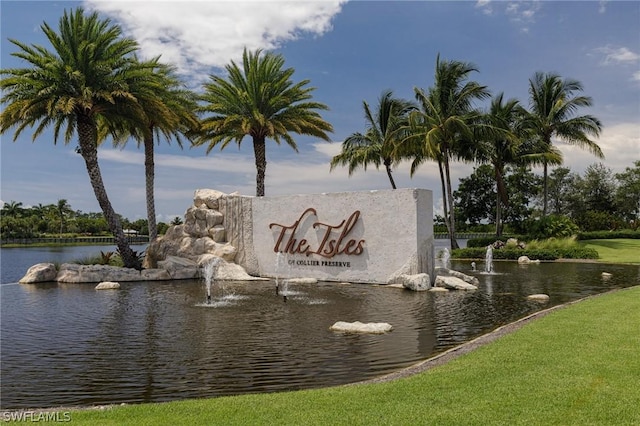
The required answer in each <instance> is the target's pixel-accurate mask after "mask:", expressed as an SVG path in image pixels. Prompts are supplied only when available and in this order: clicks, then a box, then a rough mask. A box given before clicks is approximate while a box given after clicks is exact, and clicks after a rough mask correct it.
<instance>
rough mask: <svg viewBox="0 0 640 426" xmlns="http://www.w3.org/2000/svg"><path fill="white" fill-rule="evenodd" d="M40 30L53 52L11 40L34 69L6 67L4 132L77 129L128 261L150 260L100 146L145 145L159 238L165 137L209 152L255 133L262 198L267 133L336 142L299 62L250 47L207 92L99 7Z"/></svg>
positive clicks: (152, 221)
mask: <svg viewBox="0 0 640 426" xmlns="http://www.w3.org/2000/svg"><path fill="white" fill-rule="evenodd" d="M41 29H42V31H43V32H44V34H45V35H46V37H47V39H48V41H49V42H50V44H51V46H52V48H53V49H52V50H49V49H47V48H45V47H42V46H38V45H27V44H24V43H21V42H20V41H17V40H13V39H10V41H11V42H12V43H13V44H14V45H15V46H17V47H18V48H19V50H18V51H17V52H15V53H13V56H15V57H17V58H20V59H22V60H24V61H25V62H27V63H28V64H29V67H26V68H12V69H3V70H1V71H0V74H1V75H2V76H3V78H2V80H1V81H0V89H1V90H2V100H1V102H2V104H3V106H4V109H3V111H2V112H1V113H0V133H4V132H6V131H8V130H9V129H10V128H14V129H15V131H14V141H15V140H16V139H17V138H18V136H19V135H20V134H21V133H22V131H24V130H25V129H26V128H33V129H34V131H33V139H34V140H35V139H36V138H37V137H38V136H40V135H41V134H42V133H43V132H44V130H45V129H47V128H49V127H52V128H53V134H54V143H56V142H57V141H58V139H60V138H63V139H64V142H65V144H66V143H69V142H70V141H71V140H72V139H73V137H74V136H75V135H77V138H78V139H77V140H78V148H77V152H78V153H80V154H81V155H82V158H83V159H84V162H85V166H86V169H87V172H88V174H89V178H90V181H91V185H92V187H93V190H94V193H95V196H96V199H97V200H98V203H99V205H100V208H101V210H102V212H103V214H104V216H105V219H106V220H107V222H108V224H109V228H110V230H111V232H112V233H113V235H114V239H115V243H116V245H117V247H118V251H119V252H120V254H121V256H122V259H123V263H124V265H125V266H126V267H132V268H140V267H141V265H140V260H139V259H138V257H137V255H136V253H135V252H134V251H133V250H131V248H130V247H129V244H128V242H127V239H126V237H125V234H124V232H123V229H122V225H121V223H120V220H119V217H118V215H117V214H116V212H115V211H114V209H113V207H112V205H111V202H110V201H109V198H108V196H107V192H106V188H105V186H104V183H103V180H102V175H101V172H100V167H99V164H98V154H97V153H98V151H97V150H98V146H99V145H100V144H101V143H102V142H104V141H105V140H106V139H107V138H109V137H110V138H112V140H113V142H114V144H116V145H122V144H125V143H126V142H127V141H128V140H129V139H134V140H136V141H137V142H138V143H139V144H142V145H144V151H145V172H146V173H145V175H146V195H147V216H148V224H149V234H150V239H151V240H152V239H154V238H155V237H156V235H157V227H156V218H155V208H154V196H153V192H154V190H153V182H154V159H153V149H154V144H155V142H156V139H157V138H158V137H160V136H162V137H164V138H165V139H166V140H167V141H170V140H172V139H175V140H176V141H177V143H178V144H179V145H180V146H182V139H183V138H186V139H188V140H190V141H191V142H192V144H193V145H196V146H197V145H204V144H208V150H207V152H209V151H210V150H211V149H212V148H213V147H214V146H216V145H218V144H221V148H224V147H225V146H227V144H229V142H231V141H235V142H236V143H238V144H240V143H241V142H242V140H243V138H244V136H246V135H250V136H251V138H252V140H253V145H254V152H255V157H256V168H257V171H258V173H257V182H256V195H258V196H262V195H264V176H265V168H266V156H265V140H266V139H267V138H271V139H274V140H275V141H276V142H277V143H280V141H281V140H284V141H285V142H286V143H287V144H288V145H290V146H291V147H293V148H294V149H296V144H295V142H294V140H293V139H292V138H291V136H290V135H289V133H290V132H294V133H299V134H308V135H313V136H316V137H320V138H322V139H324V140H329V137H328V136H327V132H330V131H332V130H333V129H332V127H331V125H330V124H329V123H327V122H325V121H324V120H323V119H322V117H321V116H320V114H319V113H318V112H317V110H325V109H327V107H326V106H325V105H323V104H320V103H317V102H313V101H311V92H312V91H313V90H314V89H313V88H311V87H308V86H307V84H308V80H303V81H301V82H298V83H294V82H293V81H292V80H291V76H292V74H293V69H283V64H284V60H283V59H282V57H281V56H279V55H275V54H272V53H264V54H263V52H261V51H260V50H258V51H256V52H253V53H252V52H247V51H246V50H245V52H244V55H243V63H242V65H243V67H242V68H240V67H239V66H238V65H237V64H235V63H233V62H232V63H231V65H229V66H227V69H226V70H227V72H228V74H229V77H228V80H226V79H223V78H221V77H217V76H211V82H210V83H208V84H206V85H205V93H204V95H203V96H201V97H198V96H197V95H196V94H194V92H192V91H190V90H186V89H185V86H184V85H183V83H182V82H181V81H180V79H179V78H178V77H177V74H176V71H175V69H174V68H173V67H171V66H169V65H166V64H163V63H161V62H160V60H159V58H154V59H151V60H141V59H139V58H138V57H137V55H136V54H137V52H138V50H139V45H138V43H137V42H136V41H135V40H134V39H132V38H128V37H124V36H123V34H122V30H121V28H120V27H119V26H117V25H115V24H112V22H111V21H110V20H109V19H102V18H101V17H100V16H99V15H98V14H97V13H91V14H85V12H84V10H83V9H82V8H78V9H76V10H75V11H73V10H72V11H70V12H67V11H65V13H64V15H63V16H62V17H61V18H60V22H59V28H58V30H57V31H55V30H54V29H52V28H51V27H50V26H49V25H48V24H47V23H43V24H42V26H41ZM199 101H200V102H199ZM200 114H204V115H205V117H204V118H201V117H200ZM61 133H62V135H63V136H62V135H61Z"/></svg>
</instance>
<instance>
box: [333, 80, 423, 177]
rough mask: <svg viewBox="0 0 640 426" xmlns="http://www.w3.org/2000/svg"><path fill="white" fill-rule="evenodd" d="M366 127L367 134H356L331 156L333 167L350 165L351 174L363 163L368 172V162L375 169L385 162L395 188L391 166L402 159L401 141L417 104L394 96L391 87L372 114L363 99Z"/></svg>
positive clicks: (381, 97) (383, 94) (384, 93)
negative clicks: (338, 151)
mask: <svg viewBox="0 0 640 426" xmlns="http://www.w3.org/2000/svg"><path fill="white" fill-rule="evenodd" d="M362 106H363V108H364V117H365V121H366V125H367V129H366V131H365V133H364V134H362V133H359V132H358V133H353V134H352V135H350V136H349V137H348V138H347V139H345V141H344V142H343V143H342V152H341V153H340V154H338V155H336V156H334V157H333V158H332V159H331V170H333V169H334V168H335V167H336V166H338V165H341V166H345V165H348V166H349V176H351V175H352V174H353V172H354V171H355V170H356V169H357V168H358V167H360V166H362V168H363V169H364V170H365V171H366V170H367V165H368V164H373V165H374V166H376V169H378V168H379V167H380V164H383V165H384V167H385V169H386V171H387V176H388V177H389V182H391V188H393V189H396V183H395V181H394V180H393V175H392V173H391V172H392V170H391V167H392V165H393V164H395V163H397V162H398V161H399V160H401V158H400V155H399V153H400V152H401V150H400V147H399V145H400V143H401V141H402V140H403V139H405V136H404V133H406V119H407V114H408V113H409V111H411V110H413V109H415V106H414V105H413V104H412V103H411V102H408V101H405V100H403V99H397V98H394V97H393V93H392V92H391V91H389V90H387V91H384V92H382V95H381V96H380V99H379V100H378V108H377V109H376V113H375V114H373V113H372V111H371V108H370V107H369V104H368V103H367V102H366V101H363V102H362Z"/></svg>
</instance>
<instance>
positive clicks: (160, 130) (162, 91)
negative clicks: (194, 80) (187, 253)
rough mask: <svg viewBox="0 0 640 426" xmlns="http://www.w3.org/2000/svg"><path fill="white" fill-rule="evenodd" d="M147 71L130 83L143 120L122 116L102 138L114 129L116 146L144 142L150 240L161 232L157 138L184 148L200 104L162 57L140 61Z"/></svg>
mask: <svg viewBox="0 0 640 426" xmlns="http://www.w3.org/2000/svg"><path fill="white" fill-rule="evenodd" d="M140 68H141V69H145V70H146V71H147V73H146V75H144V77H143V78H137V79H136V80H135V81H134V82H133V83H131V84H130V91H131V93H132V94H133V95H134V96H135V97H136V99H137V102H138V104H139V105H140V106H141V107H142V109H143V110H144V114H145V117H144V118H145V119H144V121H141V120H139V119H135V120H126V119H125V120H121V121H120V122H118V123H117V124H116V125H115V126H114V125H106V126H103V127H101V129H100V130H101V132H100V138H101V139H102V138H103V137H105V136H106V133H107V132H108V133H111V136H112V137H113V140H114V144H115V145H116V146H124V145H126V143H127V140H128V138H129V137H132V138H133V139H135V140H136V141H137V142H138V145H140V144H141V143H142V144H143V146H144V166H145V188H146V201H147V223H148V228H149V242H152V241H153V240H155V239H156V238H157V236H158V227H157V223H156V211H155V195H154V192H155V191H154V181H155V161H154V140H155V139H157V140H159V139H160V138H161V137H164V138H165V139H166V140H167V142H170V141H171V139H175V140H176V142H177V143H178V146H180V148H182V136H185V135H187V136H188V135H189V134H192V133H193V132H195V130H196V128H197V126H198V118H197V116H196V114H195V110H196V108H197V103H196V97H195V94H194V93H193V92H191V91H188V90H186V89H184V87H183V85H182V84H181V82H180V80H179V79H178V77H177V76H176V75H175V69H174V68H173V67H171V66H168V65H165V64H162V63H160V62H159V58H154V59H152V60H150V61H147V62H144V63H141V64H140Z"/></svg>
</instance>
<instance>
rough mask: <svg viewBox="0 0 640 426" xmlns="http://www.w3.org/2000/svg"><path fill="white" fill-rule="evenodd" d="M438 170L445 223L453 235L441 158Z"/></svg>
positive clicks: (448, 231)
mask: <svg viewBox="0 0 640 426" xmlns="http://www.w3.org/2000/svg"><path fill="white" fill-rule="evenodd" d="M438 171H439V172H440V186H441V189H442V214H443V215H444V224H445V225H446V227H447V233H448V234H449V235H451V225H449V208H448V207H447V204H448V203H449V202H448V201H447V189H446V186H445V183H444V182H445V179H444V168H443V165H442V161H440V160H438Z"/></svg>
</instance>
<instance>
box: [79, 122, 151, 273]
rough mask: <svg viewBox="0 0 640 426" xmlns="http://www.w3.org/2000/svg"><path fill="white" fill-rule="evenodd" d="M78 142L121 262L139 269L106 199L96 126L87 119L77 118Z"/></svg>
mask: <svg viewBox="0 0 640 426" xmlns="http://www.w3.org/2000/svg"><path fill="white" fill-rule="evenodd" d="M78 140H79V144H80V153H81V154H82V158H83V159H84V162H85V166H86V167H87V172H88V173H89V180H90V181H91V186H92V187H93V192H94V194H95V196H96V199H97V200H98V204H100V208H101V209H102V213H103V214H104V218H105V220H106V221H107V223H108V224H109V229H110V230H111V232H112V233H113V236H114V239H115V243H116V246H117V247H118V251H119V252H120V256H121V257H122V262H123V263H124V266H125V267H127V268H136V269H141V265H140V261H139V260H138V258H137V256H136V255H135V253H134V252H133V250H131V247H129V243H128V242H127V239H126V237H125V235H124V232H123V230H122V225H121V224H120V220H119V219H118V215H117V214H116V212H115V211H114V210H113V207H112V206H111V202H110V201H109V198H108V197H107V191H106V189H105V187H104V182H103V181H102V174H101V173H100V166H99V165H98V147H97V145H96V126H95V123H93V121H92V120H91V119H90V118H88V117H82V116H80V117H78Z"/></svg>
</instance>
